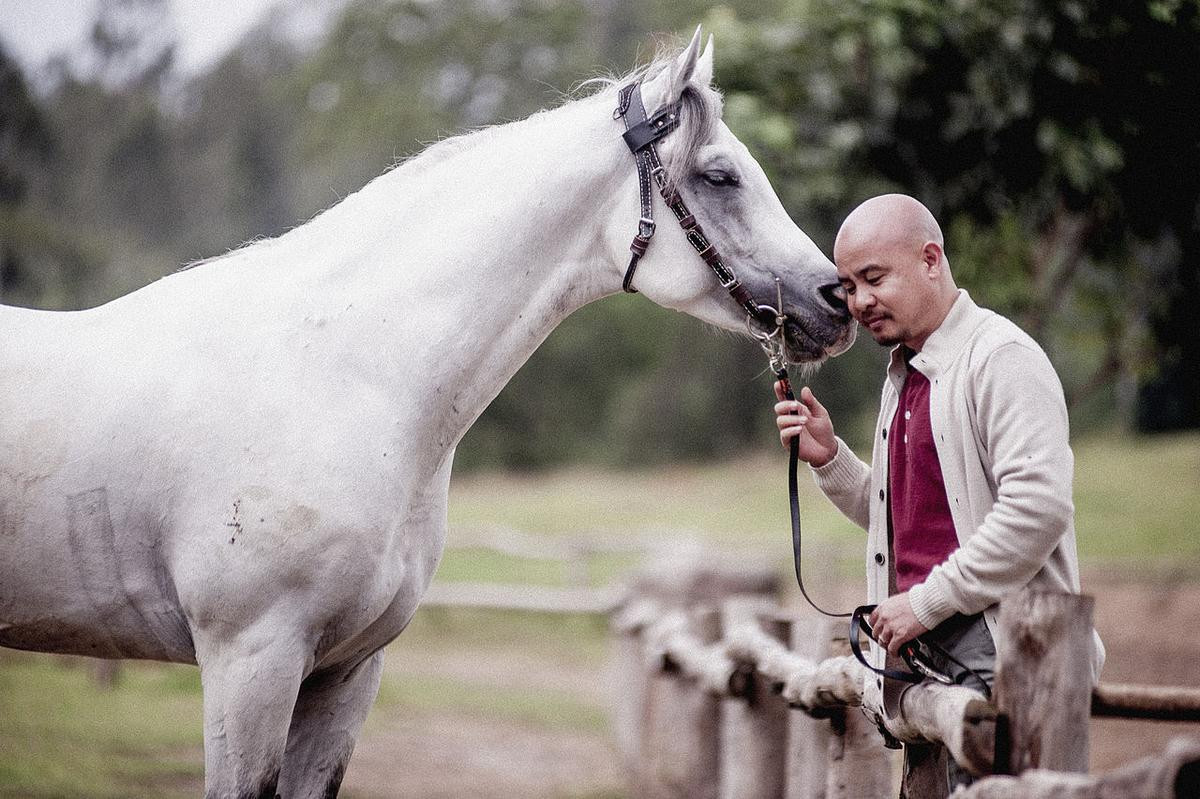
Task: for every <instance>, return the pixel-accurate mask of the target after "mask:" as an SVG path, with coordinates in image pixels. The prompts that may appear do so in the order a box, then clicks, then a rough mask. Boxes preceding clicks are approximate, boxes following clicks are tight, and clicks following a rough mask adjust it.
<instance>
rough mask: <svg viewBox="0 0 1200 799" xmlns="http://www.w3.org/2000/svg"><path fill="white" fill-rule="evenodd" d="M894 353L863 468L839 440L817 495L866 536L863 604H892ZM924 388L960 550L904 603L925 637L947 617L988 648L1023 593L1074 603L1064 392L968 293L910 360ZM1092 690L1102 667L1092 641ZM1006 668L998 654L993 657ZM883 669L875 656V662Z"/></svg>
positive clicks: (1008, 326)
mask: <svg viewBox="0 0 1200 799" xmlns="http://www.w3.org/2000/svg"><path fill="white" fill-rule="evenodd" d="M900 350H901V348H900V347H896V348H895V349H893V350H892V357H891V363H890V364H889V366H888V371H887V379H886V380H885V381H884V385H883V397H882V400H881V402H880V409H879V419H878V421H877V422H876V424H875V437H874V446H873V451H872V456H871V464H872V465H871V466H868V465H867V464H865V463H863V461H862V460H860V459H859V458H858V457H857V456H856V455H855V454H854V453H853V452H852V451H851V450H850V448H849V447H848V446H846V444H845V442H844V441H842V440H841V439H840V438H839V439H838V451H837V454H836V455H835V456H834V458H833V460H831V461H830V462H829V463H827V464H825V465H824V466H822V467H820V468H817V469H814V470H813V474H814V476H815V478H816V482H817V485H818V486H819V487H820V489H821V490H822V491H823V492H824V493H825V495H826V496H827V497H829V499H830V500H831V501H832V502H833V504H834V505H836V506H837V507H838V508H839V509H840V510H841V511H842V513H844V514H846V516H848V517H849V518H850V519H851V520H852V521H853V522H855V523H856V524H858V525H859V526H861V527H863V528H865V529H866V530H867V553H866V556H867V558H866V560H867V595H868V599H869V601H870V602H879V601H881V600H882V599H884V598H886V597H887V595H888V575H889V572H890V569H891V566H890V564H888V562H887V560H888V557H889V551H888V530H887V487H888V481H887V475H888V447H887V441H886V439H884V437H883V432H884V430H885V429H887V428H888V427H890V425H891V421H892V416H893V415H894V414H895V412H896V407H897V404H898V401H899V394H900V388H901V387H902V386H903V384H904V375H905V366H904V361H903V358H902V356H901V352H900ZM912 365H913V368H915V369H917V370H919V371H920V372H921V373H922V374H924V375H925V376H926V377H928V378H929V383H930V386H929V416H930V424H931V427H932V430H933V437H934V445H935V447H936V448H937V454H938V460H939V462H940V463H941V467H942V476H943V479H944V481H945V484H946V499H947V502H948V503H949V505H950V513H951V516H952V517H953V520H954V528H955V531H956V532H957V535H958V543H959V548H958V549H957V550H956V551H955V552H954V553H953V554H952V555H950V557H949V558H948V559H947V560H946V561H945V562H944V563H942V564H940V565H939V566H936V567H934V569H933V571H932V572H931V573H930V575H929V577H928V578H927V579H926V580H925V581H924V582H922V583H920V584H918V585H915V586H913V587H912V589H911V590H910V591H909V592H908V596H909V599H910V601H911V602H912V606H913V612H914V613H915V614H916V616H917V619H918V620H919V621H920V622H921V623H922V624H924V625H925V626H926V627H929V628H932V627H934V626H935V625H937V624H938V623H939V622H941V621H943V620H944V619H946V618H948V617H950V616H951V615H953V614H954V613H956V612H957V613H964V614H972V613H979V612H982V613H983V616H984V619H985V620H986V621H987V625H988V629H990V630H991V631H992V637H993V638H995V637H996V636H995V630H996V612H997V610H998V607H997V603H998V602H999V601H1000V599H1002V598H1003V597H1005V596H1008V595H1010V594H1012V593H1014V592H1016V591H1018V590H1020V589H1021V588H1023V587H1025V586H1030V587H1033V588H1038V589H1043V590H1049V591H1068V592H1074V593H1078V592H1079V560H1078V556H1077V555H1076V551H1075V526H1074V516H1075V506H1074V504H1073V502H1072V500H1071V480H1072V475H1073V470H1074V456H1073V455H1072V453H1071V447H1070V443H1069V441H1068V420H1067V407H1066V402H1065V401H1064V399H1063V391H1062V385H1061V384H1060V383H1059V380H1058V375H1057V374H1056V373H1055V371H1054V367H1053V366H1052V365H1051V364H1050V360H1049V359H1048V358H1047V357H1046V354H1045V353H1044V352H1043V351H1042V348H1041V347H1039V346H1038V344H1037V343H1036V342H1035V341H1034V340H1033V339H1032V338H1030V337H1029V336H1028V335H1027V334H1026V333H1025V332H1024V331H1022V330H1021V329H1020V328H1018V327H1017V326H1016V325H1015V324H1013V323H1012V322H1010V321H1009V320H1008V319H1005V318H1004V317H1002V316H1000V315H999V314H996V313H993V312H992V311H988V310H985V309H983V308H980V307H979V306H978V305H976V304H975V303H974V302H973V301H972V300H971V298H970V296H968V294H967V292H966V291H963V290H961V289H960V290H959V292H958V296H957V298H956V299H955V300H954V304H953V306H952V307H951V309H950V312H949V314H948V315H947V316H946V318H945V320H944V321H943V322H942V324H941V325H940V326H939V327H938V329H937V330H935V331H934V332H933V333H932V334H931V335H930V336H929V338H928V339H927V340H926V342H925V346H924V347H922V349H921V351H920V352H919V353H917V354H916V355H915V356H914V357H913V359H912ZM1094 638H1095V647H1094V652H1093V661H1092V679H1093V682H1094V681H1095V680H1096V679H1097V678H1098V677H1099V674H1100V667H1101V666H1102V665H1103V663H1104V646H1103V644H1101V642H1100V637H1099V636H1098V635H1094ZM1000 655H1001V656H1002V653H1000ZM875 660H876V662H877V663H879V662H880V661H881V660H882V652H881V651H876V652H875Z"/></svg>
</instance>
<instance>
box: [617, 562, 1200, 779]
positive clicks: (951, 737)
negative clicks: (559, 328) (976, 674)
mask: <svg viewBox="0 0 1200 799" xmlns="http://www.w3.org/2000/svg"><path fill="white" fill-rule="evenodd" d="M709 582H717V583H720V582H721V581H720V580H716V581H713V580H711V578H710V581H709ZM726 582H738V580H736V579H730V578H726ZM741 582H743V583H745V584H751V583H753V582H754V581H753V580H752V579H742V580H741ZM680 584H683V585H687V586H689V587H687V588H683V589H681V590H680V591H679V593H677V594H676V595H675V596H673V597H672V596H671V594H670V591H668V590H665V589H664V588H663V586H662V585H659V584H655V585H651V586H649V587H648V589H647V590H646V591H645V592H644V593H643V594H641V595H634V596H633V597H631V598H630V599H629V600H628V601H627V602H626V603H625V605H624V606H623V607H622V609H621V610H620V611H619V612H618V613H616V614H615V615H614V616H613V619H612V629H613V632H614V636H615V639H614V640H615V650H616V654H617V658H618V662H619V664H620V666H619V668H620V669H621V674H622V677H623V684H624V685H625V687H626V690H625V692H624V694H623V696H622V698H621V700H620V701H621V703H622V706H621V707H620V708H619V709H618V720H619V726H618V739H619V743H620V748H621V751H622V755H623V757H624V758H625V761H626V767H627V772H628V773H629V774H630V777H631V783H632V786H631V787H632V789H633V794H634V795H635V796H637V797H643V798H645V799H667V798H668V797H714V799H768V798H770V799H801V797H803V799H816V797H824V799H835V798H844V799H849V798H850V797H855V799H870V797H875V796H878V797H884V796H895V795H896V788H895V783H896V776H895V771H896V765H897V764H896V762H895V758H894V757H891V756H889V754H888V752H887V747H888V745H889V744H890V745H891V746H892V747H895V746H897V745H898V743H900V742H902V743H905V744H908V745H909V746H910V756H909V758H908V761H909V764H908V769H907V770H906V773H904V774H903V776H902V777H901V780H900V782H901V786H900V790H901V796H905V797H920V798H921V799H927V798H930V797H932V798H934V799H936V797H942V796H946V795H947V787H946V785H945V761H944V758H945V757H946V756H947V753H948V756H950V757H953V759H954V760H955V761H957V762H958V763H959V764H960V765H961V766H962V767H963V768H964V769H966V770H967V771H969V772H970V773H971V774H973V775H975V776H976V777H978V778H979V779H977V781H976V782H975V783H974V784H973V785H972V786H971V787H970V788H968V789H966V791H965V792H963V793H959V794H956V795H955V796H956V799H996V798H998V797H1018V796H1020V797H1030V799H1041V798H1042V797H1051V796H1055V797H1059V796H1068V797H1073V798H1075V799H1102V798H1104V797H1119V796H1120V797H1125V796H1128V797H1134V799H1166V798H1167V797H1171V798H1172V799H1174V797H1185V796H1186V797H1197V796H1200V740H1188V739H1176V740H1174V741H1173V742H1172V743H1171V745H1170V746H1169V747H1168V749H1167V750H1166V751H1165V752H1163V753H1162V754H1161V755H1158V756H1155V757H1151V758H1147V759H1145V760H1143V761H1139V762H1138V763H1135V764H1131V765H1129V766H1127V767H1126V768H1124V769H1120V770H1118V771H1115V772H1112V773H1111V774H1106V775H1103V776H1097V777H1092V776H1088V775H1087V774H1086V770H1087V760H1088V737H1087V726H1088V719H1089V718H1090V716H1091V715H1092V714H1093V713H1095V715H1106V716H1121V717H1126V718H1169V719H1174V720H1189V719H1195V718H1197V714H1198V711H1200V701H1198V699H1200V691H1196V690H1195V689H1186V688H1178V689H1175V688H1163V687H1148V686H1126V685H1104V684H1102V685H1100V686H1098V687H1097V688H1096V689H1095V690H1094V691H1093V690H1091V689H1090V688H1089V686H1090V685H1091V674H1090V657H1089V655H1090V646H1091V628H1092V624H1091V612H1092V600H1091V599H1090V597H1083V596H1077V595H1070V594H1050V593H1033V592H1026V593H1023V594H1021V595H1018V596H1017V597H1014V598H1012V599H1010V600H1007V601H1006V602H1005V603H1004V605H1003V606H1002V608H1001V613H1000V625H999V629H998V631H997V634H998V638H1000V639H1001V642H1000V646H999V647H998V648H999V649H1000V650H1001V651H1002V652H1004V653H1006V658H1007V659H1006V660H1002V661H1001V662H1000V663H998V664H997V673H996V686H995V691H994V693H995V699H994V700H989V699H988V698H986V697H984V696H983V695H982V694H980V693H978V692H976V691H974V690H971V689H969V688H965V687H962V686H946V685H941V684H938V683H934V682H931V681H926V682H924V683H921V684H919V685H916V686H912V687H909V688H906V689H904V690H903V693H901V694H899V699H898V701H897V702H895V703H893V704H892V705H890V706H889V707H888V709H887V710H884V708H883V707H877V706H876V705H881V704H883V703H881V702H879V701H878V700H876V699H875V698H874V697H873V696H870V695H868V696H866V697H865V696H864V691H865V686H867V685H868V684H870V683H871V682H872V681H873V680H874V676H873V675H870V674H869V673H868V672H867V671H866V670H865V668H864V667H863V666H862V665H861V664H859V663H858V662H857V661H856V660H855V659H854V658H852V657H849V656H848V654H847V653H848V646H847V643H848V642H847V641H846V639H845V634H844V633H842V634H841V635H840V636H839V635H836V634H834V631H833V629H832V628H830V626H829V624H828V623H825V622H824V621H823V620H816V621H814V620H810V619H802V618H798V617H797V618H793V617H790V616H788V615H785V614H783V613H782V612H781V611H779V610H778V609H777V608H775V607H774V605H773V602H772V600H771V598H770V597H771V594H770V592H769V591H766V590H764V591H760V592H759V593H758V595H757V596H756V597H751V598H748V597H745V596H739V597H732V598H727V599H725V600H717V601H713V599H714V598H713V597H712V596H708V597H706V599H707V601H705V602H701V601H698V600H697V597H696V590H697V589H696V585H697V584H696V581H694V580H692V581H689V580H687V579H681V580H680ZM708 592H709V594H711V593H712V589H711V586H709V587H708ZM868 678H870V679H868ZM889 695H890V694H889ZM864 701H866V702H867V705H868V706H867V707H865V708H864V707H862V706H863V705H864Z"/></svg>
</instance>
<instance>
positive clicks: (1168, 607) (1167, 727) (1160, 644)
mask: <svg viewBox="0 0 1200 799" xmlns="http://www.w3.org/2000/svg"><path fill="white" fill-rule="evenodd" d="M1186 577H1187V581H1186V582H1184V581H1182V580H1181V581H1164V582H1161V583H1154V584H1146V583H1131V582H1122V581H1120V580H1119V579H1117V577H1115V576H1113V575H1105V574H1092V575H1089V576H1088V577H1086V578H1085V589H1086V590H1087V591H1088V592H1089V593H1091V594H1092V595H1093V596H1095V597H1096V616H1095V618H1096V625H1097V628H1098V629H1099V630H1100V634H1101V636H1102V637H1103V639H1104V641H1105V644H1106V647H1107V649H1108V661H1107V664H1106V666H1105V670H1104V674H1103V676H1102V679H1103V680H1104V681H1105V682H1135V683H1147V684H1161V685H1188V686H1193V687H1200V667H1198V666H1197V659H1198V657H1200V639H1198V638H1197V632H1196V631H1197V630H1198V629H1200V582H1196V578H1197V576H1196V575H1195V574H1190V575H1187V576H1186ZM389 654H394V656H393V657H391V660H390V662H389V666H388V668H389V669H398V670H399V673H408V674H422V673H425V674H437V673H441V674H454V675H455V676H460V677H476V678H478V677H485V678H486V680H490V681H494V683H495V684H496V685H499V686H516V687H528V686H545V685H552V686H556V687H557V688H559V689H567V690H571V691H576V692H578V693H579V695H580V696H582V697H586V698H589V699H593V700H595V701H596V703H597V704H601V705H603V706H611V703H610V702H609V700H608V696H609V695H610V693H609V692H611V691H613V690H619V689H620V676H619V675H613V674H609V673H607V670H606V669H605V667H603V666H600V665H597V666H596V667H594V668H589V667H581V666H573V667H563V666H562V665H557V664H555V663H553V662H548V661H545V660H539V659H537V658H530V657H524V656H513V657H512V658H510V659H507V660H505V661H500V662H497V661H496V660H488V661H486V662H478V663H475V664H473V665H472V664H469V663H467V664H464V663H463V662H462V661H461V660H459V659H453V660H451V659H449V658H447V657H446V656H441V657H429V656H423V655H421V654H420V653H404V652H403V650H398V651H397V652H395V653H389ZM1090 735H1091V749H1092V771H1093V772H1096V773H1099V772H1104V771H1108V770H1111V769H1112V768H1115V767H1117V766H1119V765H1121V764H1123V763H1127V762H1129V761H1132V760H1135V759H1137V758H1139V757H1142V756H1144V755H1148V754H1154V753H1156V752H1159V751H1161V750H1162V749H1163V747H1164V746H1165V745H1166V743H1167V741H1168V740H1169V739H1170V738H1172V737H1174V736H1177V735H1188V736H1192V737H1197V738H1200V724H1175V723H1163V722H1136V721H1124V720H1096V721H1093V722H1092V726H1091V730H1090ZM623 795H625V787H624V782H623V778H622V773H621V766H620V764H619V762H618V756H617V752H616V748H615V745H614V743H613V741H612V738H611V734H610V733H608V732H607V731H605V730H596V731H594V732H586V731H580V730H579V729H574V728H571V729H557V728H553V729H552V728H547V727H546V726H545V725H521V724H514V723H512V722H511V721H499V720H494V719H489V718H488V717H487V715H486V714H477V713H474V712H470V711H463V712H458V713H454V714H446V713H436V714H417V715H415V716H413V717H411V718H395V717H387V718H386V719H385V720H383V721H380V722H377V723H374V724H369V725H368V729H367V731H366V733H365V734H364V736H363V738H362V739H360V741H359V744H358V748H357V750H356V751H355V755H354V759H353V761H352V763H351V766H350V769H349V771H348V773H347V775H346V781H345V783H344V790H343V796H348V797H353V798H354V799H367V798H368V797H371V798H374V797H396V796H413V797H430V799H437V798H439V797H447V798H449V797H455V798H456V799H457V798H458V797H531V798H532V797H539V798H540V797H545V798H547V799H549V798H550V797H555V798H562V797H591V798H592V799H599V797H619V796H623Z"/></svg>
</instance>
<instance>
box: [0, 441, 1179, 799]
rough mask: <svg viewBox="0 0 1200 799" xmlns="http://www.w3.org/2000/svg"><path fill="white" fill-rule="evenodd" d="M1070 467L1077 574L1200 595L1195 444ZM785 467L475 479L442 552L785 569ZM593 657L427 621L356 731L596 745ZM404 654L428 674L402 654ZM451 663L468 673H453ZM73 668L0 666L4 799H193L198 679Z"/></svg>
mask: <svg viewBox="0 0 1200 799" xmlns="http://www.w3.org/2000/svg"><path fill="white" fill-rule="evenodd" d="M1076 455H1077V468H1076V506H1077V528H1078V532H1079V548H1080V552H1081V554H1082V556H1083V559H1084V562H1085V567H1090V568H1093V569H1100V570H1103V571H1106V572H1108V571H1111V570H1113V569H1114V568H1116V567H1119V568H1120V569H1121V570H1122V573H1123V574H1124V575H1126V576H1129V577H1135V578H1139V579H1144V580H1150V581H1155V580H1163V581H1169V582H1171V583H1177V582H1178V581H1180V580H1189V581H1200V535H1198V534H1197V533H1198V532H1200V530H1198V527H1200V434H1189V435H1178V436H1167V437H1158V438H1144V439H1124V438H1104V439H1091V440H1086V441H1082V442H1079V444H1078V445H1077V447H1076ZM784 465H785V460H784V458H783V457H782V455H779V456H777V457H770V456H762V457H759V458H755V459H750V460H744V461H739V462H735V463H726V464H720V465H714V466H703V467H679V468H674V469H671V470H666V471H661V470H656V471H647V472H642V473H620V474H614V473H608V472H602V471H591V470H570V471H564V472H560V473H554V474H549V475H538V476H513V475H495V474H475V475H470V476H467V477H465V478H463V479H461V480H456V481H455V483H454V485H453V489H452V494H451V512H450V518H451V535H450V539H451V541H450V542H451V545H452V547H453V544H454V541H455V532H454V531H455V530H456V529H465V528H468V527H486V526H488V525H493V524H500V525H504V526H507V527H511V528H515V529H518V530H522V531H525V532H528V533H530V534H531V535H533V536H545V537H546V538H548V539H549V538H553V539H558V540H564V539H572V538H586V537H587V536H588V535H602V536H605V537H613V536H618V535H621V534H629V535H636V536H637V537H640V538H649V539H653V538H656V537H658V538H661V539H664V540H667V539H674V538H696V539H699V540H702V541H705V542H709V543H711V544H714V545H717V546H719V547H721V548H722V549H723V550H726V551H734V552H737V551H738V550H739V549H744V550H745V551H747V552H750V553H756V554H759V555H765V556H766V557H768V558H772V559H774V560H775V561H777V562H778V563H779V565H780V568H781V570H783V569H786V568H787V563H788V558H789V557H790V552H789V544H788V536H787V506H786V496H785V492H784V489H785V482H784V480H785V475H784ZM801 485H802V487H803V489H804V495H803V497H802V504H803V507H804V518H805V535H806V537H807V540H809V541H811V542H812V543H813V545H814V547H815V548H816V551H819V552H821V553H822V554H824V553H827V552H834V553H837V554H838V557H839V563H840V565H839V569H840V570H841V571H843V572H844V574H845V575H846V576H854V575H855V574H856V573H857V570H858V569H859V568H860V567H859V566H858V564H857V553H858V551H859V549H858V548H859V546H860V545H861V544H860V542H861V537H860V535H859V534H858V533H856V532H855V531H854V530H853V529H852V527H851V525H850V524H849V523H848V522H847V521H845V520H844V519H843V518H842V517H840V516H839V515H838V514H837V513H836V512H835V511H833V510H832V508H831V507H830V506H829V504H828V503H827V502H826V501H825V500H824V499H822V498H821V497H819V496H818V495H817V494H816V491H815V489H814V488H813V487H812V485H811V480H809V479H808V478H807V477H806V476H805V477H804V478H803V479H802V480H801ZM630 564H631V559H630V558H629V557H628V556H620V555H618V556H605V557H603V558H601V559H599V561H598V562H597V563H596V564H594V566H593V569H592V574H593V576H594V577H595V579H597V580H604V579H607V578H608V577H611V576H615V575H617V574H619V573H620V572H621V571H622V570H624V569H627V568H628V567H629V566H630ZM814 570H818V569H814ZM819 571H828V570H827V569H820V570H819ZM821 576H824V575H821ZM437 579H439V580H491V581H498V582H527V583H535V584H543V585H556V584H563V583H565V582H566V581H567V580H568V575H567V574H565V570H564V569H562V568H561V567H559V566H557V565H555V564H549V563H546V562H545V561H541V560H536V559H525V558H516V557H509V556H503V555H496V554H495V553H487V552H483V551H482V550H478V549H463V550H456V549H453V548H452V549H451V550H450V551H449V552H448V553H447V556H446V559H445V561H444V562H443V564H442V567H441V569H440V570H439V573H438V578H437ZM605 646H606V630H605V627H604V625H603V624H602V623H601V622H599V621H597V620H595V619H588V618H582V617H580V618H565V619H564V618H552V617H546V616H537V615H530V614H505V613H488V612H464V611H447V610H422V611H421V612H420V613H419V614H418V616H417V618H416V619H415V620H414V622H413V624H412V626H411V627H410V629H409V630H408V631H407V632H406V633H405V635H404V636H403V637H402V638H401V639H400V643H398V644H397V645H396V647H395V648H396V652H395V653H394V655H393V654H391V653H390V654H389V663H394V664H395V665H394V666H389V668H388V670H387V671H386V673H385V677H384V682H383V687H382V689H381V693H380V698H379V701H378V703H377V705H376V707H375V709H374V710H373V711H372V715H371V718H370V719H369V720H368V727H367V733H368V734H372V732H373V731H374V733H375V734H384V733H383V732H381V731H382V730H385V729H386V728H387V725H389V724H391V723H393V721H394V720H395V719H398V718H411V717H418V718H433V717H434V716H435V715H438V714H441V715H446V714H448V715H449V717H450V718H455V717H456V716H455V714H458V717H461V718H466V717H467V716H469V715H472V714H474V715H484V716H488V717H492V718H499V719H503V720H507V721H509V722H511V723H512V724H514V725H518V726H521V727H523V728H536V729H538V730H541V731H543V732H544V733H545V734H546V735H548V736H551V737H553V736H556V735H568V734H580V735H593V736H598V737H599V736H603V734H604V729H605V728H606V725H607V713H608V710H607V707H606V706H605V703H604V699H603V697H602V696H601V695H599V694H597V693H596V692H595V691H592V690H590V689H589V687H588V686H587V685H586V679H587V677H586V675H588V674H591V673H593V672H594V671H596V670H597V669H599V668H600V667H601V665H602V663H603V660H604V657H605ZM413 652H419V653H420V654H421V658H422V659H421V660H413V659H411V658H410V657H409V655H408V654H406V653H413ZM456 659H462V660H463V661H464V662H467V661H469V664H468V666H469V667H468V666H464V667H462V668H458V667H457V666H456V663H457V662H458V661H457V660H456ZM539 662H545V663H554V664H555V666H556V668H558V669H560V670H563V671H565V672H566V673H568V674H570V673H571V672H572V670H573V669H574V670H577V671H578V673H579V674H580V675H582V676H581V678H580V679H579V680H577V682H578V683H580V684H579V685H565V686H558V687H556V686H554V685H547V684H546V681H545V680H539V679H538V678H537V677H538V675H536V674H527V673H526V672H530V671H533V672H536V669H537V664H538V663H539ZM81 663H82V661H78V660H76V661H67V660H64V659H61V658H53V657H48V656H40V655H32V654H27V653H19V652H12V651H10V650H0V797H126V796H153V797H175V796H195V795H197V794H198V793H199V791H200V786H201V784H202V783H201V774H202V762H203V753H202V741H201V722H200V718H201V696H200V688H199V678H198V674H197V672H196V670H195V669H194V668H190V667H177V666H164V665H158V664H136V663H130V664H126V666H125V668H124V670H123V672H122V678H121V681H120V683H119V685H118V686H117V687H116V688H114V689H112V690H97V689H96V688H95V687H94V686H93V683H92V681H91V679H90V678H89V672H88V670H87V668H85V667H84V666H83V665H81ZM479 664H483V665H482V666H480V665H479ZM488 664H510V666H511V664H517V665H516V666H511V667H510V668H508V670H507V671H505V670H503V669H500V668H499V667H497V668H489V666H488ZM600 740H602V738H600ZM344 795H347V796H351V797H353V796H355V795H356V794H355V793H354V792H353V791H351V790H348V791H347V792H346V793H344ZM359 795H374V794H372V793H370V792H367V793H365V794H359Z"/></svg>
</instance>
